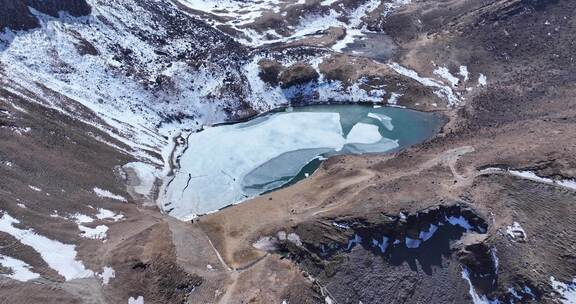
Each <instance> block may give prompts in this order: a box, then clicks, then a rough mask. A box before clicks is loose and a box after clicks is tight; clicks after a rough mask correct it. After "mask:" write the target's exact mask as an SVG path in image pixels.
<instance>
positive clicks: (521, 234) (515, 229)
mask: <svg viewBox="0 0 576 304" xmlns="http://www.w3.org/2000/svg"><path fill="white" fill-rule="evenodd" d="M506 234H507V235H508V236H510V237H511V238H512V239H513V240H519V241H526V239H527V236H526V231H524V229H523V228H522V226H520V224H519V223H518V222H514V223H512V225H511V226H508V227H506Z"/></svg>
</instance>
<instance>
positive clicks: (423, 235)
mask: <svg viewBox="0 0 576 304" xmlns="http://www.w3.org/2000/svg"><path fill="white" fill-rule="evenodd" d="M437 230H438V226H436V225H434V224H430V227H428V231H420V235H419V238H420V239H421V240H422V241H423V242H426V241H427V240H429V239H430V238H431V237H432V236H433V235H434V233H436V231H437Z"/></svg>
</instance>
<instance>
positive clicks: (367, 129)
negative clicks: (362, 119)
mask: <svg viewBox="0 0 576 304" xmlns="http://www.w3.org/2000/svg"><path fill="white" fill-rule="evenodd" d="M380 140H382V135H381V134H380V131H379V130H378V126H375V125H371V124H366V123H357V124H356V125H354V127H352V130H350V133H348V135H347V136H346V143H347V144H374V143H377V142H379V141H380Z"/></svg>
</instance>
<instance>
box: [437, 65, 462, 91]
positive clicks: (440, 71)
mask: <svg viewBox="0 0 576 304" xmlns="http://www.w3.org/2000/svg"><path fill="white" fill-rule="evenodd" d="M434 74H436V75H438V76H440V77H442V78H444V79H445V80H447V81H448V82H449V83H450V84H451V85H452V86H453V87H455V86H457V85H458V82H460V79H458V77H456V76H454V75H452V73H450V70H448V68H446V67H438V68H436V69H435V70H434Z"/></svg>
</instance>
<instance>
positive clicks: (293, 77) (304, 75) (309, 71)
mask: <svg viewBox="0 0 576 304" xmlns="http://www.w3.org/2000/svg"><path fill="white" fill-rule="evenodd" d="M318 77H320V75H318V72H316V70H315V69H314V68H313V67H311V66H310V65H308V64H305V63H296V64H294V65H292V66H290V67H288V68H287V69H286V70H285V71H283V72H282V73H281V74H280V76H279V80H280V86H281V87H282V88H283V89H285V88H289V87H291V86H294V85H299V84H305V83H308V82H312V81H316V80H318Z"/></svg>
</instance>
